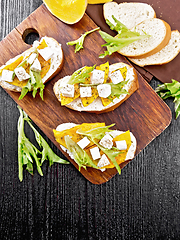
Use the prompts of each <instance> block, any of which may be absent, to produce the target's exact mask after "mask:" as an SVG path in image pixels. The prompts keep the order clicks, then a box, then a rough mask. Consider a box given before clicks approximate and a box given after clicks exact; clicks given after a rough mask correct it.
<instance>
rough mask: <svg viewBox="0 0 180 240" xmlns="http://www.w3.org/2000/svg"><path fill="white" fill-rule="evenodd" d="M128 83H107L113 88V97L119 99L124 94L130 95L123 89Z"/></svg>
mask: <svg viewBox="0 0 180 240" xmlns="http://www.w3.org/2000/svg"><path fill="white" fill-rule="evenodd" d="M127 82H128V81H122V82H120V83H117V84H114V83H107V84H109V85H110V86H111V95H110V96H111V97H114V96H115V97H117V98H119V97H120V95H122V94H129V92H128V91H126V90H125V89H123V87H124V86H125V85H126V84H127Z"/></svg>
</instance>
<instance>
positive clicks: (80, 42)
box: [66, 27, 100, 53]
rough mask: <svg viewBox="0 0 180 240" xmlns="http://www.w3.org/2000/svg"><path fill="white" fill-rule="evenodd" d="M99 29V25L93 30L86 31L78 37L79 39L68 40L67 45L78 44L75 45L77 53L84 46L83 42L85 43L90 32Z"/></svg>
mask: <svg viewBox="0 0 180 240" xmlns="http://www.w3.org/2000/svg"><path fill="white" fill-rule="evenodd" d="M99 29H100V28H99V27H98V28H95V29H93V30H91V31H88V32H85V33H84V34H82V35H81V37H80V38H78V39H77V40H75V41H71V42H67V43H66V44H67V45H71V46H73V45H76V46H75V53H76V52H78V51H79V50H80V49H82V48H83V43H84V39H85V37H86V36H87V35H88V34H90V33H92V32H95V31H97V30H99Z"/></svg>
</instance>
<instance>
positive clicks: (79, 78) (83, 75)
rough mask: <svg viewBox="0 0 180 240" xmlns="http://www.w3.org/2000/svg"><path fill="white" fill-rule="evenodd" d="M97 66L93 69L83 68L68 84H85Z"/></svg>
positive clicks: (75, 73)
mask: <svg viewBox="0 0 180 240" xmlns="http://www.w3.org/2000/svg"><path fill="white" fill-rule="evenodd" d="M95 66H96V65H94V66H93V67H87V66H85V67H83V68H80V69H78V70H77V71H75V72H74V73H73V74H72V75H71V78H70V79H69V81H68V84H72V85H73V84H76V83H84V82H85V80H86V79H87V78H89V77H90V75H89V74H90V73H91V72H92V71H93V70H94V68H95Z"/></svg>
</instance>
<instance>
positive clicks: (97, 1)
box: [88, 0, 112, 4]
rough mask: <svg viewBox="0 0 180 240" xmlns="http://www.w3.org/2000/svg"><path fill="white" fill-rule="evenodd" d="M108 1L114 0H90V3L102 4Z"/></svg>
mask: <svg viewBox="0 0 180 240" xmlns="http://www.w3.org/2000/svg"><path fill="white" fill-rule="evenodd" d="M107 2H112V0H88V4H100V3H107Z"/></svg>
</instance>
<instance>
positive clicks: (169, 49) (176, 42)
mask: <svg viewBox="0 0 180 240" xmlns="http://www.w3.org/2000/svg"><path fill="white" fill-rule="evenodd" d="M179 52H180V33H179V31H178V30H174V31H172V32H171V39H170V40H169V43H168V44H167V45H166V46H165V47H164V48H162V49H161V50H160V51H159V52H157V53H155V54H153V55H150V56H149V57H145V58H129V60H130V61H132V62H133V63H135V64H136V65H139V66H140V67H144V66H148V65H163V64H166V63H168V62H170V61H172V60H173V59H174V58H175V57H176V56H177V55H178V53H179Z"/></svg>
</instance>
